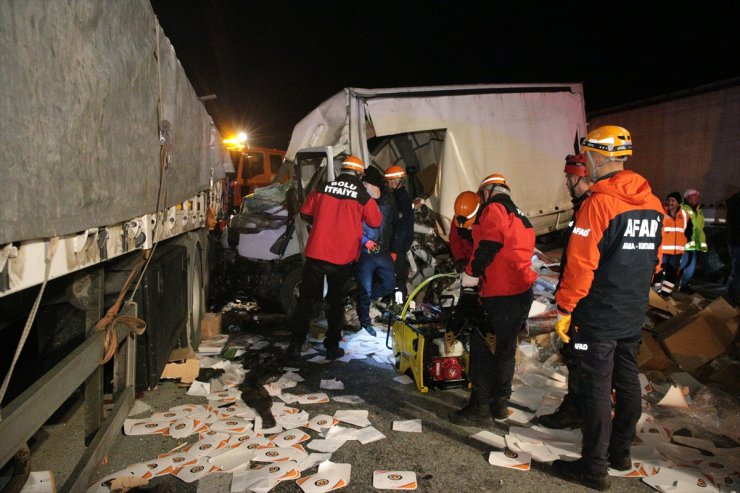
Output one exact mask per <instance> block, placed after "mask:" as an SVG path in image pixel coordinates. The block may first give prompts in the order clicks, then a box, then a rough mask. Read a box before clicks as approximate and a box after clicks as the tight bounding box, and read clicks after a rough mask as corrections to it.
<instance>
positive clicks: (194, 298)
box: [188, 245, 206, 349]
mask: <svg viewBox="0 0 740 493" xmlns="http://www.w3.org/2000/svg"><path fill="white" fill-rule="evenodd" d="M193 257H194V258H192V259H191V261H190V264H191V269H192V281H191V286H190V289H189V290H188V291H189V295H190V300H189V302H190V308H189V310H188V311H189V312H190V314H189V315H190V334H189V337H188V339H189V340H190V344H191V346H192V347H193V348H194V349H195V348H197V347H198V344H200V322H201V319H202V318H203V314H204V313H205V307H206V290H205V276H204V272H203V270H204V269H203V253H202V252H201V249H200V245H198V246H197V247H196V248H195V255H193Z"/></svg>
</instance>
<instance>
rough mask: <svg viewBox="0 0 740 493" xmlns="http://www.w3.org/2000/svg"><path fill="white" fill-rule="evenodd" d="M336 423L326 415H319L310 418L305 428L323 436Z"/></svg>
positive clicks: (336, 421)
mask: <svg viewBox="0 0 740 493" xmlns="http://www.w3.org/2000/svg"><path fill="white" fill-rule="evenodd" d="M338 422H339V421H338V420H336V419H334V418H333V417H331V416H329V415H328V414H319V415H317V416H314V417H313V418H311V419H310V420H309V422H308V424H307V425H306V427H307V428H309V429H311V430H314V431H317V432H319V433H320V434H321V435H325V434H326V432H328V431H329V430H330V429H331V427H332V426H334V425H335V424H337V423H338Z"/></svg>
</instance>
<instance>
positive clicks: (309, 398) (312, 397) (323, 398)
mask: <svg viewBox="0 0 740 493" xmlns="http://www.w3.org/2000/svg"><path fill="white" fill-rule="evenodd" d="M296 397H298V401H297V402H298V404H324V403H327V402H329V396H328V395H326V394H325V393H324V392H315V393H313V394H299V395H297V396H296Z"/></svg>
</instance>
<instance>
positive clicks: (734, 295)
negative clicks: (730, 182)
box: [726, 192, 740, 306]
mask: <svg viewBox="0 0 740 493" xmlns="http://www.w3.org/2000/svg"><path fill="white" fill-rule="evenodd" d="M726 203H727V246H728V249H729V251H730V275H729V277H728V278H727V297H728V298H729V300H730V303H732V305H733V306H740V192H735V193H734V194H733V195H732V196H731V197H730V198H729V199H727V201H726Z"/></svg>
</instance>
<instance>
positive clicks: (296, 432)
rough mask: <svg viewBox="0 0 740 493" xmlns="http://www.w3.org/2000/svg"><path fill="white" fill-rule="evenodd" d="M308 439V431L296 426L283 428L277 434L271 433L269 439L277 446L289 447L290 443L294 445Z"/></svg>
mask: <svg viewBox="0 0 740 493" xmlns="http://www.w3.org/2000/svg"><path fill="white" fill-rule="evenodd" d="M310 439H311V437H310V436H309V435H308V433H306V432H304V431H303V430H301V429H298V428H293V429H290V430H285V431H283V432H282V433H278V434H277V435H273V436H271V437H270V441H271V442H272V443H274V444H275V445H276V446H278V447H289V446H291V445H295V444H296V443H301V442H305V441H307V440H310Z"/></svg>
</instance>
